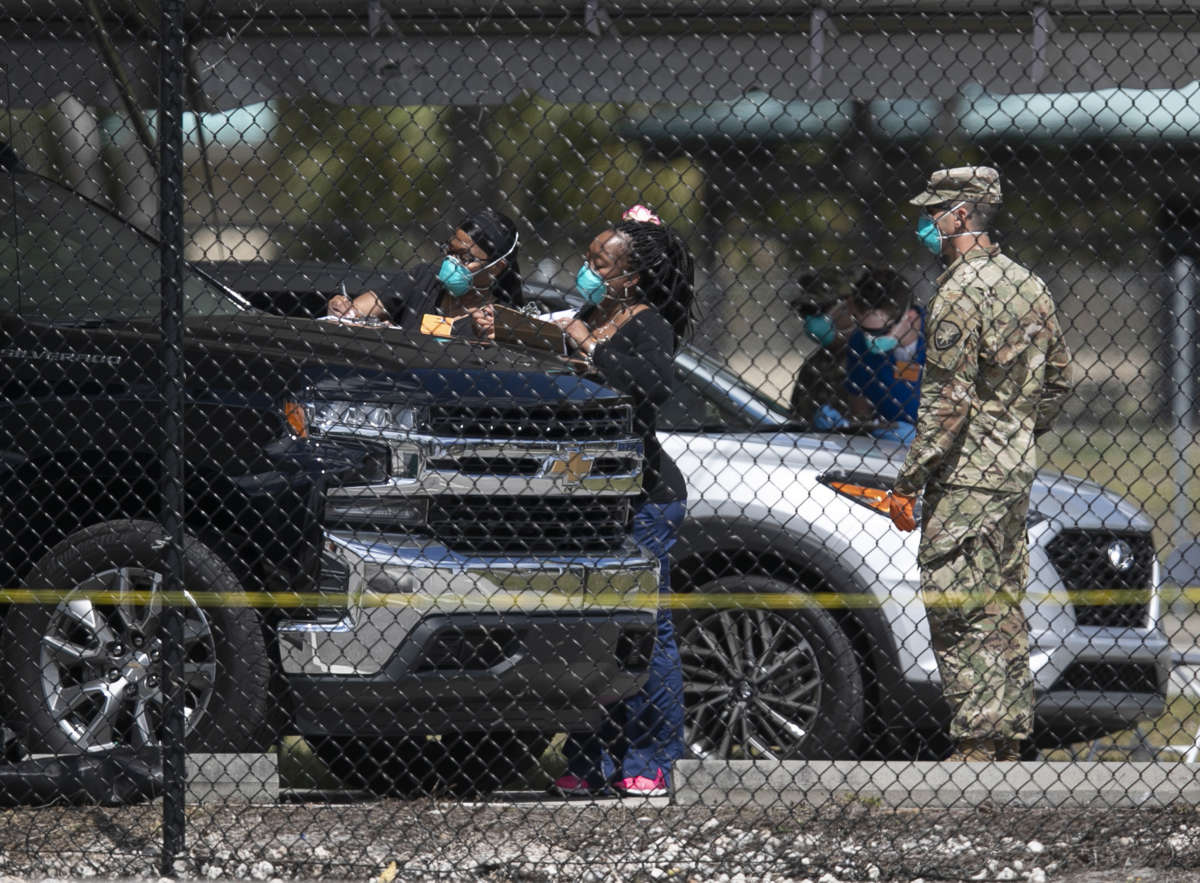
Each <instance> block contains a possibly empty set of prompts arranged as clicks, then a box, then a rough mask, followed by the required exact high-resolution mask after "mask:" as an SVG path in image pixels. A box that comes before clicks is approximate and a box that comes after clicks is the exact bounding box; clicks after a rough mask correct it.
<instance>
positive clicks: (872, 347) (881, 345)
mask: <svg viewBox="0 0 1200 883" xmlns="http://www.w3.org/2000/svg"><path fill="white" fill-rule="evenodd" d="M863 334H864V335H865V336H866V338H867V352H869V353H874V354H875V355H877V356H883V355H886V354H887V353H890V352H891V351H892V350H894V349H895V348H896V347H898V346H900V341H899V340H897V339H896V338H894V337H892V335H890V334H881V335H879V336H878V337H876V336H875V335H873V334H866V332H863Z"/></svg>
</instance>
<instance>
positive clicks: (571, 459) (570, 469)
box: [542, 451, 596, 482]
mask: <svg viewBox="0 0 1200 883" xmlns="http://www.w3.org/2000/svg"><path fill="white" fill-rule="evenodd" d="M595 462H596V458H595V457H593V456H592V455H591V454H585V453H584V452H583V451H572V452H571V453H570V454H567V455H565V456H564V455H562V454H555V455H554V456H553V457H548V458H547V459H546V462H545V464H544V465H543V466H542V474H543V475H548V476H550V475H561V476H563V480H564V481H566V482H580V481H583V479H585V478H587V477H588V475H589V474H590V473H591V471H592V464H593V463H595Z"/></svg>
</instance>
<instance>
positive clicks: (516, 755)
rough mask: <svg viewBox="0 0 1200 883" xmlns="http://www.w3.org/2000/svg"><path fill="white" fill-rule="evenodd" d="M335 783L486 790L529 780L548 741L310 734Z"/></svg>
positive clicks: (423, 790) (391, 792)
mask: <svg viewBox="0 0 1200 883" xmlns="http://www.w3.org/2000/svg"><path fill="white" fill-rule="evenodd" d="M308 741H309V744H310V745H312V748H313V751H314V752H315V753H316V755H317V757H319V758H320V759H321V760H322V761H323V762H324V763H325V766H326V767H328V769H329V771H330V772H331V773H333V775H334V776H335V777H336V778H337V780H338V781H339V782H341V783H342V784H344V785H347V786H349V787H351V788H362V789H365V790H367V791H370V792H372V793H374V794H379V795H381V796H391V797H418V796H438V795H454V796H462V795H467V794H486V793H488V792H490V791H495V790H496V789H498V788H502V787H504V786H506V785H510V784H513V783H519V782H522V781H524V782H527V781H528V778H527V777H528V774H529V773H530V772H531V771H532V770H533V769H534V768H535V767H536V765H537V762H538V758H539V757H540V756H541V754H542V752H543V751H544V750H545V749H546V746H547V744H548V743H549V740H548V739H546V738H545V737H543V736H541V735H540V734H537V733H463V734H455V735H445V736H441V737H438V738H421V739H416V738H398V739H390V738H387V737H374V738H360V737H356V736H342V737H338V736H320V737H310V738H309V740H308Z"/></svg>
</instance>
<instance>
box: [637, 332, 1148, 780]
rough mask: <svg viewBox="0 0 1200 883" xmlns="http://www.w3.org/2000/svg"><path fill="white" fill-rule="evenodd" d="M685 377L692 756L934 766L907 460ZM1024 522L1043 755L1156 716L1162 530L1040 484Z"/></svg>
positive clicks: (680, 583) (677, 582)
mask: <svg viewBox="0 0 1200 883" xmlns="http://www.w3.org/2000/svg"><path fill="white" fill-rule="evenodd" d="M676 366H677V370H678V373H679V382H678V385H677V390H676V396H675V398H674V401H673V402H672V403H671V405H670V406H669V407H668V408H667V409H666V410H665V411H664V413H663V415H662V418H661V420H660V426H659V431H660V436H661V439H662V442H663V444H664V446H665V448H666V450H667V452H668V453H670V455H671V456H672V457H674V458H675V460H676V462H677V463H678V464H679V466H680V468H681V469H682V471H683V474H684V475H685V476H687V481H688V516H689V517H688V519H687V521H686V522H685V524H684V527H683V531H682V537H681V540H680V542H679V543H678V545H677V546H676V548H675V550H674V552H673V556H674V583H673V585H674V588H675V590H676V591H677V592H681V593H687V594H690V595H691V596H692V597H691V598H690V599H682V603H681V605H680V606H681V607H682V609H680V610H679V611H678V613H677V614H676V615H677V617H678V629H679V640H680V650H681V653H682V655H683V660H684V672H685V683H686V702H687V729H688V743H689V745H690V748H691V751H692V752H693V753H694V754H695V755H696V756H699V757H721V758H754V757H763V758H817V757H833V758H849V757H864V756H866V757H870V756H876V757H877V756H890V757H897V756H907V757H918V758H920V757H936V756H938V754H939V753H940V752H942V751H944V750H945V748H946V744H945V737H944V732H945V726H946V724H947V722H948V718H949V712H948V708H947V706H946V703H945V702H944V700H943V698H942V695H941V687H940V679H939V676H938V671H937V665H936V662H935V660H934V656H933V653H932V650H931V648H930V641H929V629H928V624H927V621H926V616H925V608H924V605H923V604H922V601H921V597H920V595H919V593H918V582H919V577H918V569H917V561H916V552H917V544H918V535H917V534H915V533H914V534H902V533H900V532H898V531H896V530H895V529H894V528H893V527H892V524H891V522H890V520H889V518H888V517H887V515H886V513H885V512H883V511H880V510H879V509H878V508H877V506H876V505H874V504H875V503H876V501H877V500H878V498H879V496H880V495H881V492H882V491H883V490H885V489H886V488H888V487H890V486H891V483H892V479H893V477H894V476H895V474H896V473H897V471H898V470H899V467H900V465H901V463H902V462H903V459H904V454H905V450H904V448H903V447H901V446H899V445H896V444H894V443H891V442H883V441H877V440H875V439H874V438H871V437H870V436H869V435H866V434H862V435H856V434H853V433H842V434H827V433H817V432H814V431H811V430H808V429H806V428H805V427H804V426H802V425H799V424H795V423H792V422H789V417H788V416H787V409H786V408H785V407H784V406H782V405H780V404H778V403H777V402H775V401H773V400H771V399H769V398H767V397H764V396H763V395H762V394H761V393H759V392H757V391H755V390H753V389H751V388H750V387H749V386H748V385H747V384H745V383H743V382H742V381H741V380H740V379H739V378H738V377H737V376H736V375H735V374H733V373H731V372H730V371H729V370H727V369H726V368H725V367H724V366H722V365H720V364H717V363H716V362H713V361H711V360H709V359H707V358H705V357H703V356H701V355H700V354H698V353H697V352H695V351H691V350H684V351H682V352H681V353H680V354H679V356H678V357H677V359H676ZM1028 525H1029V541H1030V563H1031V567H1030V577H1029V583H1028V589H1027V595H1026V599H1025V611H1026V614H1027V616H1028V620H1029V630H1030V645H1031V666H1032V670H1033V674H1034V679H1035V685H1036V690H1037V725H1036V736H1035V739H1036V742H1037V743H1038V744H1040V745H1046V744H1061V743H1065V742H1070V741H1077V740H1084V739H1089V738H1094V737H1095V736H1097V735H1100V734H1102V733H1105V732H1110V731H1113V730H1117V729H1122V728H1125V727H1129V726H1132V725H1133V724H1134V723H1136V722H1137V721H1139V720H1144V719H1147V718H1150V717H1154V716H1156V715H1158V714H1160V713H1161V712H1162V709H1163V705H1164V695H1165V688H1166V683H1167V677H1168V670H1169V669H1168V666H1169V650H1168V644H1167V639H1166V637H1165V635H1164V634H1163V632H1162V631H1161V630H1160V629H1159V627H1158V621H1159V615H1160V607H1161V603H1160V600H1159V569H1158V563H1157V561H1156V558H1155V552H1154V547H1153V542H1152V538H1151V523H1150V521H1149V520H1148V519H1147V518H1146V517H1145V516H1144V515H1142V514H1141V513H1140V512H1138V511H1137V510H1136V509H1135V508H1134V507H1132V506H1130V505H1129V504H1127V503H1125V502H1124V501H1122V500H1120V499H1119V498H1117V497H1116V496H1114V495H1113V494H1111V493H1109V492H1108V491H1106V490H1105V489H1104V488H1102V487H1099V486H1098V485H1095V484H1092V483H1091V482H1087V481H1083V480H1081V479H1077V478H1073V477H1070V476H1066V475H1057V474H1052V473H1049V472H1046V471H1042V472H1040V473H1039V474H1038V480H1037V482H1036V484H1035V486H1034V490H1033V497H1032V505H1031V507H1030V514H1029V520H1028ZM1109 590H1116V591H1115V592H1110V591H1109ZM1114 600H1115V603H1114Z"/></svg>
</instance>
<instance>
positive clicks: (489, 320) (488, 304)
mask: <svg viewBox="0 0 1200 883" xmlns="http://www.w3.org/2000/svg"><path fill="white" fill-rule="evenodd" d="M520 244H521V243H520V236H519V235H518V234H517V226H516V224H514V223H513V221H512V219H511V218H509V217H508V216H507V215H505V214H503V213H501V212H498V211H496V210H495V209H490V208H489V209H483V210H482V211H479V212H476V213H475V214H473V215H472V216H471V217H469V218H467V219H465V220H464V221H463V222H462V223H461V224H459V226H458V227H457V228H456V229H455V231H454V234H453V235H452V236H451V237H450V240H449V242H447V243H446V246H445V250H444V253H443V256H442V258H441V259H440V260H438V261H435V262H434V263H431V264H421V265H420V266H418V267H416V268H415V269H413V270H412V271H411V272H410V273H409V280H410V281H409V282H408V283H407V284H405V285H403V286H402V287H401V288H400V289H398V290H395V291H389V292H375V291H366V292H363V293H362V294H360V295H358V296H356V297H354V298H350V297H347V296H346V295H335V296H334V297H332V298H330V300H329V315H330V316H331V317H334V318H341V319H347V320H352V321H353V320H362V319H376V320H381V321H384V322H389V323H391V324H393V325H399V326H400V327H401V328H405V329H410V330H413V331H417V330H420V329H421V327H422V322H423V320H424V317H426V316H434V317H441V318H444V319H445V320H447V324H449V325H452V326H453V328H454V333H455V334H469V335H471V336H475V337H490V336H491V334H492V328H493V322H494V319H493V311H492V305H493V304H497V303H499V304H505V305H507V306H511V307H519V306H521V304H523V303H524V296H523V293H522V288H521V272H520V267H519V266H518V263H517V258H518V255H519V252H520ZM468 317H469V318H470V321H469V322H468V321H466V319H467V318H468ZM460 320H462V321H460ZM427 321H428V320H426V322H427Z"/></svg>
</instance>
